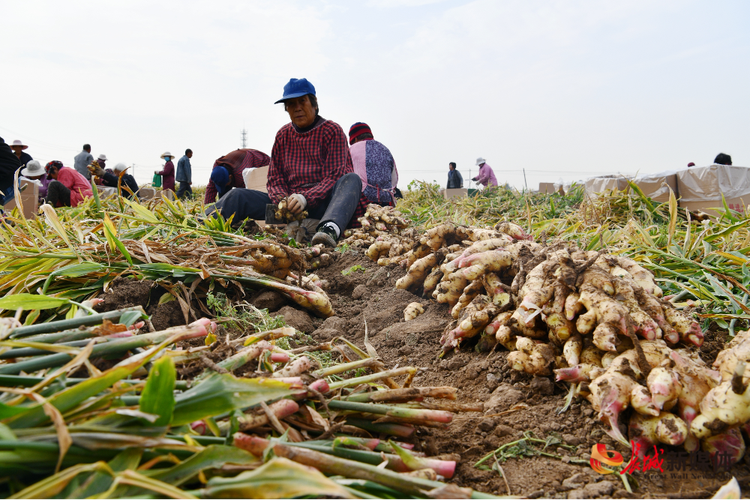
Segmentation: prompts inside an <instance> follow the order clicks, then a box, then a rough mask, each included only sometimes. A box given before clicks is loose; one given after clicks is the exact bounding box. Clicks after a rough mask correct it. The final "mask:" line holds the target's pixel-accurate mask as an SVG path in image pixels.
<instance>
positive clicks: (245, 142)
mask: <svg viewBox="0 0 750 500" xmlns="http://www.w3.org/2000/svg"><path fill="white" fill-rule="evenodd" d="M246 138H247V131H246V130H245V128H244V127H243V128H242V149H245V148H246V147H247V141H246V140H245V139H246Z"/></svg>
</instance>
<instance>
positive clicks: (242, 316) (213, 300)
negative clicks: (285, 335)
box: [206, 293, 286, 332]
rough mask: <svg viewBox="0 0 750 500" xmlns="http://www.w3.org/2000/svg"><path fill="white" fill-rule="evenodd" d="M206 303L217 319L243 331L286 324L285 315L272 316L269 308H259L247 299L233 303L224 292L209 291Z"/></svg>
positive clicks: (259, 329) (271, 328)
mask: <svg viewBox="0 0 750 500" xmlns="http://www.w3.org/2000/svg"><path fill="white" fill-rule="evenodd" d="M206 304H207V305H208V307H209V309H211V310H212V311H214V313H215V314H216V317H217V319H221V320H224V321H223V323H224V324H225V325H227V326H229V327H234V328H236V329H239V330H242V331H245V330H248V329H253V330H255V331H259V332H262V331H265V330H273V329H275V328H281V327H282V326H286V322H285V321H284V317H283V316H281V315H279V316H271V315H270V314H269V313H268V309H258V308H257V307H255V306H254V305H252V304H250V303H248V302H245V301H242V302H237V303H236V304H232V303H231V301H230V300H229V298H228V297H227V296H226V294H223V293H217V294H216V295H214V294H212V293H208V294H207V295H206Z"/></svg>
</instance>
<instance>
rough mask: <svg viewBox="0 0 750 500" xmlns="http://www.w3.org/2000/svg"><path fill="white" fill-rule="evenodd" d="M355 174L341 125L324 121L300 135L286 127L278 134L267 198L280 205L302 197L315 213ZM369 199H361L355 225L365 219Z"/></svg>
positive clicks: (269, 175)
mask: <svg viewBox="0 0 750 500" xmlns="http://www.w3.org/2000/svg"><path fill="white" fill-rule="evenodd" d="M350 172H354V168H353V167H352V157H351V155H350V154H349V141H348V140H347V138H346V134H345V133H344V130H343V129H342V128H341V126H340V125H339V124H338V123H335V122H332V121H331V120H325V119H324V120H323V121H322V122H321V123H320V124H318V125H317V126H315V127H314V128H313V129H312V130H308V131H307V132H302V133H300V132H297V131H296V130H295V129H294V126H293V125H292V124H291V123H287V124H286V125H284V126H283V127H281V129H280V130H279V131H278V132H277V133H276V140H275V142H274V144H273V149H272V150H271V166H270V167H269V168H268V184H267V188H268V196H269V197H270V198H271V201H273V202H274V203H278V202H279V201H281V199H282V198H285V197H287V196H289V195H290V194H294V193H299V194H301V195H302V196H304V197H305V199H306V200H307V208H308V209H312V208H315V207H317V206H318V205H319V204H320V203H322V202H323V201H324V200H325V199H326V197H327V196H328V195H329V194H330V193H331V190H333V186H334V185H335V184H336V181H338V180H339V179H340V178H341V177H343V176H344V174H348V173H350ZM366 209H367V199H366V198H365V197H364V196H360V199H359V205H358V206H357V209H356V211H355V212H354V216H353V217H352V222H353V223H354V225H358V224H357V222H356V221H357V218H358V217H361V216H362V215H364V213H365V210H366Z"/></svg>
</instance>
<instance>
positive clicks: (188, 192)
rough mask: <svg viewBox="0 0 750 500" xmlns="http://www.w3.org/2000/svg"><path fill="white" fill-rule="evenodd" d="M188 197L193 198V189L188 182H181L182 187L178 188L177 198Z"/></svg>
mask: <svg viewBox="0 0 750 500" xmlns="http://www.w3.org/2000/svg"><path fill="white" fill-rule="evenodd" d="M186 196H189V197H190V198H192V197H193V188H191V187H190V184H188V183H187V182H180V187H179V188H177V197H178V198H179V199H183V198H184V197H186Z"/></svg>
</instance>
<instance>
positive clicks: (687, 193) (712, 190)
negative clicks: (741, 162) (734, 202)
mask: <svg viewBox="0 0 750 500" xmlns="http://www.w3.org/2000/svg"><path fill="white" fill-rule="evenodd" d="M677 181H678V188H679V190H680V197H681V198H682V200H681V201H684V202H687V203H689V202H696V201H719V202H721V195H722V194H723V195H724V198H726V199H727V200H729V199H735V198H744V199H747V200H748V201H749V202H750V169H749V168H747V167H735V166H732V165H709V166H708V167H693V168H688V169H687V170H682V171H680V172H677Z"/></svg>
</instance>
